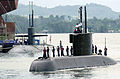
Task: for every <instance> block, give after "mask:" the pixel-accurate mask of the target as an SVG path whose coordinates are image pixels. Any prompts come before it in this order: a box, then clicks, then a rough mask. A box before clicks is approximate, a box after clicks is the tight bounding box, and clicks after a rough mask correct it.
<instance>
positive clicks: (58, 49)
mask: <svg viewBox="0 0 120 79" xmlns="http://www.w3.org/2000/svg"><path fill="white" fill-rule="evenodd" d="M57 52H58V57H59V56H60V48H59V46H57Z"/></svg>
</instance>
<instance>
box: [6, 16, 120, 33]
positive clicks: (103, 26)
mask: <svg viewBox="0 0 120 79" xmlns="http://www.w3.org/2000/svg"><path fill="white" fill-rule="evenodd" d="M4 18H5V17H4ZM7 19H8V20H7V21H10V22H15V23H16V33H27V28H28V27H29V22H28V17H24V16H19V15H9V17H8V18H7ZM78 22H79V20H78V19H73V18H72V17H71V16H65V15H63V16H58V15H56V16H53V15H50V16H48V17H44V16H39V17H37V18H35V19H34V27H35V31H36V33H41V32H43V31H44V30H48V32H49V33H72V32H73V31H74V26H75V25H76V23H78ZM83 27H84V22H83ZM119 29H120V19H115V20H112V19H107V18H105V19H97V18H96V17H93V18H91V19H88V30H89V32H94V33H108V32H119V31H120V30H119Z"/></svg>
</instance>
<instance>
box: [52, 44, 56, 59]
mask: <svg viewBox="0 0 120 79" xmlns="http://www.w3.org/2000/svg"><path fill="white" fill-rule="evenodd" d="M52 52H53V57H55V48H54V46H53V49H52Z"/></svg>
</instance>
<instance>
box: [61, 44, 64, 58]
mask: <svg viewBox="0 0 120 79" xmlns="http://www.w3.org/2000/svg"><path fill="white" fill-rule="evenodd" d="M61 56H64V48H63V46H62V47H61Z"/></svg>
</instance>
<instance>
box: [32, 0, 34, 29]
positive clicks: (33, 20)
mask: <svg viewBox="0 0 120 79" xmlns="http://www.w3.org/2000/svg"><path fill="white" fill-rule="evenodd" d="M32 27H34V10H33V1H32Z"/></svg>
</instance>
